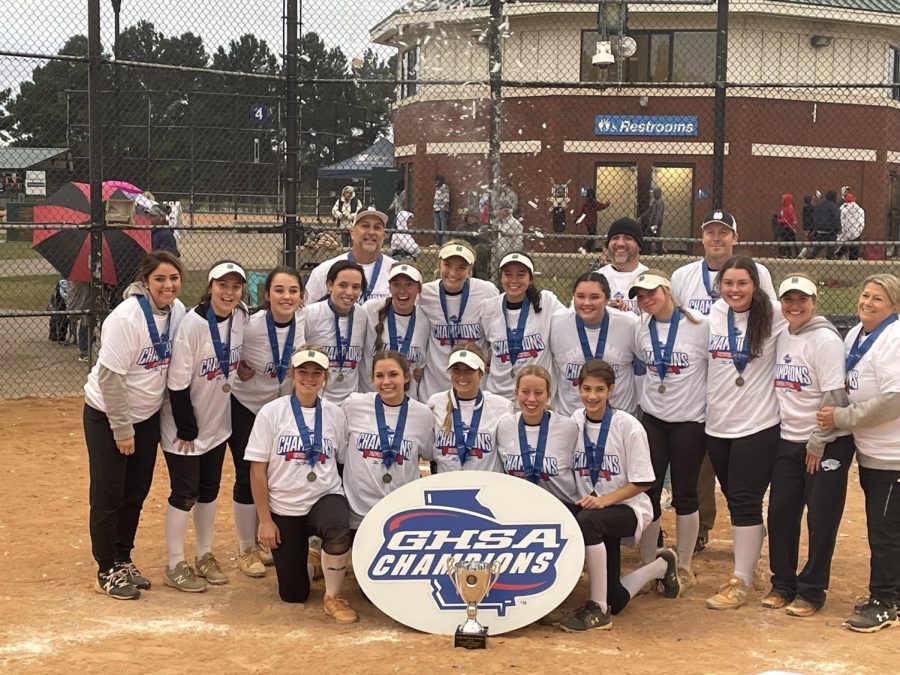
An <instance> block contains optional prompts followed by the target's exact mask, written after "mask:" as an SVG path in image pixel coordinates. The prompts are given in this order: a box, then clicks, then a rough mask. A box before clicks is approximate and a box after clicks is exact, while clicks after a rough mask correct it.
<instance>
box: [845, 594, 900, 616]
mask: <svg viewBox="0 0 900 675" xmlns="http://www.w3.org/2000/svg"><path fill="white" fill-rule="evenodd" d="M868 604H869V599H868V598H859V597H857V598H856V604H855V605H853V611H854V612H856V613H857V614H859V613H860V612H861V611H863V610H864V609H865V608H866V607H867V606H868ZM894 611H895V612H897V616H898V617H900V602H895V603H894Z"/></svg>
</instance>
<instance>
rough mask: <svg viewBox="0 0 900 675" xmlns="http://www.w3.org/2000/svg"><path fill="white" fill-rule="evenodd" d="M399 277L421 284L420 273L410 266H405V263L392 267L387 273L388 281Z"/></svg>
mask: <svg viewBox="0 0 900 675" xmlns="http://www.w3.org/2000/svg"><path fill="white" fill-rule="evenodd" d="M401 275H402V276H406V277H409V278H410V279H412V280H413V281H418V282H419V283H420V284H421V283H422V273H421V272H420V271H419V270H418V269H416V268H415V267H413V266H412V265H407V264H406V263H398V264H395V265H392V266H391V271H390V272H388V281H390V280H391V279H393V278H394V277H399V276H401Z"/></svg>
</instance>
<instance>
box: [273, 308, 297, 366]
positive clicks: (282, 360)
mask: <svg viewBox="0 0 900 675" xmlns="http://www.w3.org/2000/svg"><path fill="white" fill-rule="evenodd" d="M266 331H267V332H268V334H269V346H270V347H271V348H272V363H273V365H274V366H275V375H276V377H278V383H279V384H281V383H282V382H284V376H285V375H286V374H287V370H288V365H289V363H290V360H291V352H293V351H294V336H295V335H296V334H297V317H296V316H292V317H291V327H290V328H289V329H288V334H287V340H285V341H284V350H283V351H282V352H281V355H280V356H279V354H278V334H277V333H276V331H275V317H273V316H272V310H266Z"/></svg>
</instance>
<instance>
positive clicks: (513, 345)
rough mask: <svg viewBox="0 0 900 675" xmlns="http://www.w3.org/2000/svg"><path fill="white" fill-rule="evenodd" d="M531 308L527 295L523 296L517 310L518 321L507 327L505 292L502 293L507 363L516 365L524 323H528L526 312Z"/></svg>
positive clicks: (522, 339)
mask: <svg viewBox="0 0 900 675" xmlns="http://www.w3.org/2000/svg"><path fill="white" fill-rule="evenodd" d="M530 310H531V301H530V300H529V299H528V296H527V295H526V296H525V299H524V300H523V301H522V309H521V310H519V322H518V323H517V324H516V327H515V328H514V329H513V328H510V327H509V320H508V319H507V312H508V309H507V305H506V293H504V294H503V320H504V323H505V325H506V344H507V350H508V351H509V364H510V366H515V365H516V359H518V358H519V352H521V351H522V343H523V342H524V340H525V324H527V323H528V313H529V311H530Z"/></svg>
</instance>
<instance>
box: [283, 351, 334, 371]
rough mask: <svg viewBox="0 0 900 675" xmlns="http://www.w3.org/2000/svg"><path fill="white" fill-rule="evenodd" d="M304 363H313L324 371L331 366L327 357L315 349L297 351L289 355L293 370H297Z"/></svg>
mask: <svg viewBox="0 0 900 675" xmlns="http://www.w3.org/2000/svg"><path fill="white" fill-rule="evenodd" d="M304 363H315V364H316V365H317V366H320V367H321V368H323V369H325V370H328V366H329V365H331V364H330V363H329V361H328V357H327V356H325V354H323V353H322V352H320V351H319V350H317V349H298V350H297V351H295V352H294V353H293V354H291V365H292V366H293V367H294V368H299V367H300V366H302V365H303V364H304Z"/></svg>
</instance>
